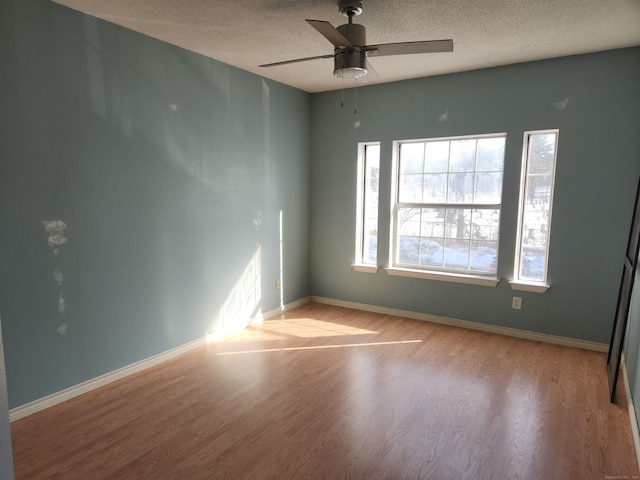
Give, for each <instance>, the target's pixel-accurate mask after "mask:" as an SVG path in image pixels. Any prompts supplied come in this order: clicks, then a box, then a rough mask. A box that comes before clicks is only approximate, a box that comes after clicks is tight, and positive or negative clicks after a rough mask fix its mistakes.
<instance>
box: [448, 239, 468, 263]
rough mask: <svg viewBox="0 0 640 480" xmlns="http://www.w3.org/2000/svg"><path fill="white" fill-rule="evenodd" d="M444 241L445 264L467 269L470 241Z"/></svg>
mask: <svg viewBox="0 0 640 480" xmlns="http://www.w3.org/2000/svg"><path fill="white" fill-rule="evenodd" d="M444 242H445V243H444V266H445V267H446V268H455V269H459V270H467V269H468V267H469V242H464V241H463V242H461V241H458V240H450V239H447V240H445V241H444Z"/></svg>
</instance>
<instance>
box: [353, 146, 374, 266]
mask: <svg viewBox="0 0 640 480" xmlns="http://www.w3.org/2000/svg"><path fill="white" fill-rule="evenodd" d="M379 175H380V144H379V143H362V144H360V145H359V146H358V189H357V219H356V256H355V264H354V268H356V270H360V271H376V270H377V264H378V186H379ZM358 266H365V268H357V267H358ZM367 266H368V268H367Z"/></svg>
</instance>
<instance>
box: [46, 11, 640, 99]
mask: <svg viewBox="0 0 640 480" xmlns="http://www.w3.org/2000/svg"><path fill="white" fill-rule="evenodd" d="M55 1H56V2H57V3H59V4H61V5H66V6H68V7H71V8H73V9H76V10H80V11H82V12H84V13H87V14H89V15H93V16H95V17H98V18H102V19H104V20H108V21H110V22H113V23H115V24H118V25H122V26H124V27H127V28H130V29H132V30H135V31H138V32H141V33H144V34H146V35H149V36H151V37H154V38H157V39H160V40H163V41H165V42H169V43H172V44H174V45H177V46H180V47H183V48H185V49H187V50H191V51H193V52H197V53H200V54H202V55H206V56H208V57H211V58H214V59H216V60H219V61H221V62H224V63H227V64H230V65H234V66H236V67H239V68H241V69H243V70H247V71H249V72H253V73H257V74H259V75H262V76H264V77H267V78H270V79H273V80H277V81H279V82H282V83H285V84H288V85H291V86H293V87H297V88H299V89H302V90H305V91H307V92H320V91H327V90H336V89H340V88H341V87H342V81H341V80H339V79H337V78H335V77H334V76H333V60H332V59H322V60H314V61H311V62H304V63H296V64H291V65H285V66H278V67H272V68H259V67H258V65H260V64H263V63H270V62H278V61H281V60H290V59H295V58H301V57H309V56H314V55H324V54H328V53H332V52H333V46H332V45H331V44H330V43H329V42H328V41H327V40H326V39H325V38H324V37H322V36H321V35H320V34H319V33H318V32H316V31H315V30H314V29H313V28H311V27H310V26H309V25H307V23H306V22H305V21H304V20H305V19H306V18H309V19H315V20H327V21H329V22H331V23H332V24H333V25H334V26H338V25H340V24H342V23H346V18H345V17H344V16H342V15H341V14H340V13H339V12H338V7H337V4H338V2H337V0H248V1H244V2H241V1H238V0H110V1H105V0H55ZM354 21H355V23H361V24H363V25H365V26H366V27H367V43H368V44H376V43H391V42H404V41H416V40H437V39H446V38H452V39H453V41H454V51H453V53H435V54H434V53H432V54H420V55H402V56H393V57H377V58H374V57H372V58H371V59H370V62H371V63H372V64H373V66H374V68H375V70H376V71H377V73H378V75H379V78H378V79H369V80H368V83H369V84H374V83H384V82H391V81H397V80H404V79H409V78H417V77H425V76H430V75H438V74H443V73H452V72H461V71H465V70H474V69H478V68H485V67H492V66H498V65H507V64H512V63H519V62H525V61H530V60H539V59H543V58H553V57H561V56H566V55H572V54H579V53H588V52H596V51H601V50H609V49H614V48H621V47H629V46H635V45H640V0H478V1H476V0H441V1H435V0H422V1H421V0H399V1H389V0H364V10H363V13H362V15H360V16H358V17H355V20H354ZM366 78H367V77H366V76H365V77H364V79H366ZM345 82H346V81H345Z"/></svg>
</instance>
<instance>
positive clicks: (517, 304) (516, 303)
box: [511, 297, 522, 310]
mask: <svg viewBox="0 0 640 480" xmlns="http://www.w3.org/2000/svg"><path fill="white" fill-rule="evenodd" d="M511 308H513V309H515V310H520V309H521V308H522V297H513V300H512V301H511Z"/></svg>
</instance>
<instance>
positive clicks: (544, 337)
mask: <svg viewBox="0 0 640 480" xmlns="http://www.w3.org/2000/svg"><path fill="white" fill-rule="evenodd" d="M311 301H312V302H316V303H325V304H327V305H335V306H337V307H346V308H353V309H356V310H364V311H367V312H375V313H382V314H385V315H394V316H397V317H405V318H411V319H414V320H423V321H425V322H432V323H440V324H443V325H451V326H453V327H460V328H467V329H470V330H480V331H482V332H489V333H497V334H499V335H507V336H509V337H517V338H524V339H527V340H536V341H539V342H545V343H553V344H555V345H563V346H566V347H575V348H582V349H584V350H593V351H596V352H607V351H608V350H609V345H607V344H606V343H598V342H590V341H587V340H578V339H575V338H569V337H560V336H557V335H548V334H545V333H537V332H530V331H528V330H520V329H517V328H510V327H501V326H498V325H489V324H486V323H479V322H470V321H468V320H458V319H456V318H449V317H441V316H439V315H430V314H428V313H419V312H412V311H410V310H400V309H397V308H389V307H380V306H377V305H369V304H366V303H357V302H350V301H346V300H336V299H333V298H326V297H317V296H315V295H312V296H311Z"/></svg>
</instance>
